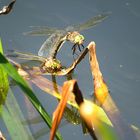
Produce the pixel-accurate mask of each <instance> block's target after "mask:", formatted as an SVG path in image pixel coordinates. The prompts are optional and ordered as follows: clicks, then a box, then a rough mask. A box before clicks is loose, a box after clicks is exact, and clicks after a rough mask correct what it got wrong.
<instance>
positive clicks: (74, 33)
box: [24, 12, 110, 58]
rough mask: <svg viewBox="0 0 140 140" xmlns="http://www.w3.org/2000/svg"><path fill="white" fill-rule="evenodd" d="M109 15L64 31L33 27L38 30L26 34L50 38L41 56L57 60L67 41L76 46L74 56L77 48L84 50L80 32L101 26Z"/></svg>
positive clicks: (41, 51) (43, 45)
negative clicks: (58, 53)
mask: <svg viewBox="0 0 140 140" xmlns="http://www.w3.org/2000/svg"><path fill="white" fill-rule="evenodd" d="M109 14H110V13H109V12H108V13H104V14H100V15H97V16H95V17H93V18H91V19H89V20H88V21H86V22H85V23H82V24H79V25H73V26H68V27H66V28H64V29H57V28H52V27H48V26H32V27H33V28H36V29H35V30H32V31H29V32H26V33H24V34H25V35H32V36H46V35H47V36H49V37H48V38H47V39H46V41H45V42H44V43H43V44H42V46H41V47H40V49H39V51H38V55H39V56H43V57H47V58H56V55H57V52H58V50H59V49H60V48H61V46H62V45H63V43H64V42H65V41H70V42H71V43H73V44H74V45H73V47H72V51H73V55H74V54H75V51H76V49H77V48H78V49H79V51H81V48H80V47H81V46H82V48H84V45H83V42H84V36H83V35H81V34H80V33H79V32H80V31H83V30H86V29H89V28H91V27H92V26H95V25H97V24H99V23H100V22H102V21H103V20H104V19H106V18H107V17H108V16H109Z"/></svg>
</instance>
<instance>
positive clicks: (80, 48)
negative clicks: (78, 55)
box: [77, 44, 81, 52]
mask: <svg viewBox="0 0 140 140" xmlns="http://www.w3.org/2000/svg"><path fill="white" fill-rule="evenodd" d="M77 46H78V49H79V51H80V52H81V48H80V45H79V44H77Z"/></svg>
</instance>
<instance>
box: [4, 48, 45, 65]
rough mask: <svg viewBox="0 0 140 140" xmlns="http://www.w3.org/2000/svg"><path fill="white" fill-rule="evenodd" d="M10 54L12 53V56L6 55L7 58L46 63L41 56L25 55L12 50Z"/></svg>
mask: <svg viewBox="0 0 140 140" xmlns="http://www.w3.org/2000/svg"><path fill="white" fill-rule="evenodd" d="M10 52H11V53H10V54H7V55H6V56H7V57H15V58H19V59H25V60H37V61H41V62H44V61H45V58H43V57H41V56H37V55H33V54H31V53H23V52H18V51H15V50H10Z"/></svg>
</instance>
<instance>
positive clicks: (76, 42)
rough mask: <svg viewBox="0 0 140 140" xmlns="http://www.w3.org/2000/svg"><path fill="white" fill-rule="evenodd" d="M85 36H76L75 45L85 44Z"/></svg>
mask: <svg viewBox="0 0 140 140" xmlns="http://www.w3.org/2000/svg"><path fill="white" fill-rule="evenodd" d="M84 39H85V38H84V36H83V35H80V34H79V35H76V36H75V38H74V43H75V44H79V45H81V44H83V42H84Z"/></svg>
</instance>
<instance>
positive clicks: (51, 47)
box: [38, 34, 64, 58]
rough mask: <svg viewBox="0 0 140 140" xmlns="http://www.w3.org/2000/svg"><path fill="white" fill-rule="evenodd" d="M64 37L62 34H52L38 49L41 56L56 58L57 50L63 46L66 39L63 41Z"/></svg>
mask: <svg viewBox="0 0 140 140" xmlns="http://www.w3.org/2000/svg"><path fill="white" fill-rule="evenodd" d="M62 38H63V35H62V34H52V35H51V36H50V37H49V38H48V39H47V40H46V41H45V42H44V43H43V44H42V46H41V48H40V49H39V51H38V55H39V56H43V57H47V58H49V57H51V58H54V57H55V55H56V53H57V51H58V50H59V48H60V47H61V45H62V43H63V42H64V41H61V40H62Z"/></svg>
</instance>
